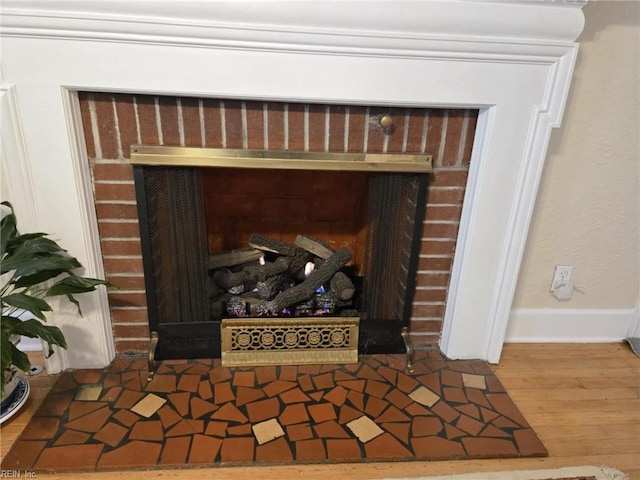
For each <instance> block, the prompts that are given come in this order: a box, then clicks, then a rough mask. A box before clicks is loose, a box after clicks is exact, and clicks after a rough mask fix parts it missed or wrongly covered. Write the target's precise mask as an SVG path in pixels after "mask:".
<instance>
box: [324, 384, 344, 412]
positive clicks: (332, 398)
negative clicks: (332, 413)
mask: <svg viewBox="0 0 640 480" xmlns="http://www.w3.org/2000/svg"><path fill="white" fill-rule="evenodd" d="M347 393H349V392H348V391H347V389H345V388H343V387H341V386H340V385H338V386H337V387H334V388H333V389H332V390H331V391H329V392H328V393H326V394H325V395H324V399H325V400H328V401H329V402H331V403H333V404H334V405H335V406H336V407H341V406H342V404H343V403H344V402H345V401H346V400H347Z"/></svg>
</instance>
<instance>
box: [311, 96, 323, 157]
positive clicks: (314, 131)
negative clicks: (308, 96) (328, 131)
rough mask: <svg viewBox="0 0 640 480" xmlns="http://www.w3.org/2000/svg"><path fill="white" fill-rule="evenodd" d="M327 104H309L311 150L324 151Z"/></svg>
mask: <svg viewBox="0 0 640 480" xmlns="http://www.w3.org/2000/svg"><path fill="white" fill-rule="evenodd" d="M325 110H326V109H325V106H324V105H309V151H310V152H324V151H325V148H324V140H325V118H326V113H325Z"/></svg>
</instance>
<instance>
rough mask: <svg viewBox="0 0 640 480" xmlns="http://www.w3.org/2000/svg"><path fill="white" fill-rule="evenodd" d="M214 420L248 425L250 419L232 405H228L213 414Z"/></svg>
mask: <svg viewBox="0 0 640 480" xmlns="http://www.w3.org/2000/svg"><path fill="white" fill-rule="evenodd" d="M211 419H212V420H228V421H230V422H238V423H247V422H248V421H249V419H248V418H247V417H245V416H244V414H243V413H242V412H241V411H240V410H238V408H237V407H236V406H235V405H233V404H232V403H227V404H225V405H223V406H222V407H220V409H219V410H216V411H215V412H213V415H211Z"/></svg>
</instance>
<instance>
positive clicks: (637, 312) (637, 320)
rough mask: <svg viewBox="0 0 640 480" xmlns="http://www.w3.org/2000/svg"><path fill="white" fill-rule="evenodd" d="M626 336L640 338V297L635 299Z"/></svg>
mask: <svg viewBox="0 0 640 480" xmlns="http://www.w3.org/2000/svg"><path fill="white" fill-rule="evenodd" d="M627 337H628V338H640V298H638V300H637V301H636V306H635V308H634V309H633V318H632V320H631V325H629V331H628V332H627Z"/></svg>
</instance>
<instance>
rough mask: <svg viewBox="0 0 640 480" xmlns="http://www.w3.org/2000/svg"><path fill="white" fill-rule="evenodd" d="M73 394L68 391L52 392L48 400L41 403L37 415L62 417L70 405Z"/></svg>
mask: <svg viewBox="0 0 640 480" xmlns="http://www.w3.org/2000/svg"><path fill="white" fill-rule="evenodd" d="M72 399H73V395H71V394H68V393H61V394H50V395H48V396H47V401H46V402H43V403H42V404H40V406H39V407H38V410H37V411H36V413H35V414H34V416H35V417H60V416H62V414H63V413H64V412H65V410H66V409H67V408H68V407H69V404H70V403H71V400H72Z"/></svg>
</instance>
